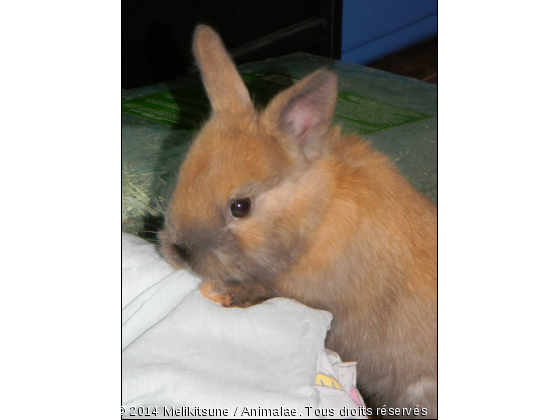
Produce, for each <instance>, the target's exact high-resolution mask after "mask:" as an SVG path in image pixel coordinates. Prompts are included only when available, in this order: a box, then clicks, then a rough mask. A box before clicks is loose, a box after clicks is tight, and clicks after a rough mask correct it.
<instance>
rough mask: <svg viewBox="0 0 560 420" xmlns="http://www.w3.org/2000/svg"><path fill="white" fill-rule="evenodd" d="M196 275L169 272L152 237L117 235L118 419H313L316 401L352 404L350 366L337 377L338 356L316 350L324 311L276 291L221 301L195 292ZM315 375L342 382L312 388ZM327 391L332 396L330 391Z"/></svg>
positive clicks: (325, 321) (326, 322) (326, 324)
mask: <svg viewBox="0 0 560 420" xmlns="http://www.w3.org/2000/svg"><path fill="white" fill-rule="evenodd" d="M199 282H200V281H199V280H198V279H197V278H196V277H194V276H192V275H190V274H189V273H187V272H185V271H177V272H175V271H173V270H172V269H171V267H170V266H169V265H168V264H167V263H166V262H165V261H164V260H163V259H162V258H161V257H160V256H159V255H158V253H157V251H156V249H155V247H154V246H153V245H152V244H150V243H148V242H146V241H144V240H142V239H140V238H138V237H135V236H132V235H129V234H125V233H123V235H122V404H123V409H124V411H125V416H124V417H129V416H131V414H136V415H139V414H141V413H150V414H151V415H152V416H151V417H152V418H154V417H155V418H158V417H159V418H164V417H169V418H186V417H203V416H205V415H207V414H216V416H217V417H226V416H228V417H249V415H250V414H254V417H260V418H262V417H278V416H277V414H280V417H292V414H294V413H295V414H296V416H297V417H300V416H301V417H303V418H306V417H309V418H313V417H320V416H321V415H322V412H321V411H315V409H316V408H321V407H331V406H332V407H334V408H335V409H336V410H338V411H337V412H336V416H337V417H339V416H340V412H339V410H340V408H342V404H346V405H344V407H348V406H352V407H353V408H355V407H357V406H358V404H359V403H360V401H359V400H357V398H356V397H355V396H354V399H352V398H351V395H350V393H351V386H352V385H355V366H354V365H352V364H350V365H348V366H347V368H349V369H350V371H348V372H347V373H346V379H344V378H342V377H343V376H344V375H342V376H341V375H340V372H339V371H342V370H344V369H343V368H337V367H336V366H337V363H338V364H340V359H337V360H335V359H336V357H338V356H337V355H335V356H333V354H330V356H331V359H329V358H328V355H327V353H325V352H324V339H325V336H326V333H327V331H328V329H329V328H330V322H331V319H332V315H331V314H330V313H328V312H325V311H319V310H315V309H311V308H308V307H307V306H305V305H302V304H300V303H298V302H296V301H293V300H290V299H284V298H275V299H270V300H268V301H266V302H264V303H262V304H259V305H255V306H252V307H249V308H245V309H239V308H224V307H222V306H220V305H219V304H217V303H215V302H212V301H210V300H208V299H206V298H204V297H203V296H202V295H201V294H200V292H199V291H198V285H199ZM325 357H326V359H325ZM333 357H334V359H333ZM333 361H334V362H336V363H334V366H333V363H332V362H333ZM342 365H344V364H342ZM352 368H353V373H352ZM318 372H324V375H325V378H326V377H332V378H334V379H335V380H338V382H340V383H339V385H340V387H341V388H344V387H343V386H342V383H345V384H346V385H347V389H346V390H344V391H343V392H341V390H340V389H336V388H337V387H336V386H335V385H334V383H328V384H324V383H323V384H321V383H318V385H317V386H314V385H315V384H316V378H318V376H317V373H318ZM323 382H324V381H323ZM327 382H328V381H327ZM335 391H338V394H336V398H338V400H337V401H335V400H333V399H332V398H331V397H330V396H329V395H330V394H332V393H333V392H335ZM325 393H326V394H325ZM327 394H329V395H327ZM342 394H344V395H342ZM320 395H321V397H320ZM323 395H325V396H324V397H323ZM358 395H359V394H358ZM336 398H335V399H336ZM328 401H331V403H329V402H328ZM355 401H357V402H355ZM325 404H327V405H325ZM154 409H155V410H156V411H157V413H158V414H157V415H156V416H154V415H153V414H155V411H154ZM210 409H214V410H215V409H220V410H221V411H214V412H211V411H210ZM226 410H227V413H226ZM251 410H254V411H251ZM290 410H295V411H290Z"/></svg>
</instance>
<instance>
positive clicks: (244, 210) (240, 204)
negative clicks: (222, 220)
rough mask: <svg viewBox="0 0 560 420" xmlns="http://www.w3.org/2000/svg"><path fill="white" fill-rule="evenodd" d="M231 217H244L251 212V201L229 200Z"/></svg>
mask: <svg viewBox="0 0 560 420" xmlns="http://www.w3.org/2000/svg"><path fill="white" fill-rule="evenodd" d="M230 209H231V215H232V216H233V217H235V218H240V217H245V216H247V215H248V214H249V212H250V211H251V199H250V198H239V199H237V200H231V207H230Z"/></svg>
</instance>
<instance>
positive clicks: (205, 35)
mask: <svg viewBox="0 0 560 420" xmlns="http://www.w3.org/2000/svg"><path fill="white" fill-rule="evenodd" d="M193 52H194V56H195V58H196V62H197V64H198V66H199V67H200V71H201V73H202V80H203V82H204V87H205V88H206V92H207V93H208V97H209V98H210V103H211V105H212V109H213V110H214V112H221V111H226V112H232V113H242V112H247V110H248V109H253V105H252V103H251V97H250V96H249V91H248V90H247V87H246V86H245V84H244V83H243V80H242V79H241V76H240V75H239V72H238V71H237V69H236V67H235V64H234V63H233V61H232V59H231V58H230V56H229V55H228V53H227V51H226V49H225V47H224V44H223V43H222V40H221V38H220V35H218V34H217V33H216V31H214V30H213V29H212V28H210V27H209V26H206V25H198V26H197V27H196V30H195V32H194V40H193Z"/></svg>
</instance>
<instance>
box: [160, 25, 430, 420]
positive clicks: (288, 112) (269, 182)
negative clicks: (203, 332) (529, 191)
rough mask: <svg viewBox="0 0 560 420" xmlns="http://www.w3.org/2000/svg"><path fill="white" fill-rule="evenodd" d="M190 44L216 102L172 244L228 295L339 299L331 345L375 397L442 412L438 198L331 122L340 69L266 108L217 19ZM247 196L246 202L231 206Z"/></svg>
mask: <svg viewBox="0 0 560 420" xmlns="http://www.w3.org/2000/svg"><path fill="white" fill-rule="evenodd" d="M194 53H195V57H196V59H197V62H198V64H199V66H200V68H201V72H202V76H203V80H204V84H205V87H206V90H207V92H208V95H209V97H210V101H211V104H212V110H213V113H212V117H211V118H210V120H209V121H208V122H207V123H206V125H205V126H204V127H203V128H202V130H201V132H200V134H199V135H198V137H197V139H196V140H195V142H194V143H193V145H192V147H191V149H190V150H189V153H188V154H187V157H186V159H185V162H184V164H183V166H182V168H181V171H180V174H179V176H178V180H177V187H176V190H175V192H174V195H173V197H172V200H171V202H170V205H169V210H168V212H167V215H166V224H165V230H164V231H162V232H161V233H160V239H161V246H162V252H163V254H164V255H165V256H166V257H167V259H168V261H169V262H170V263H171V264H172V265H174V266H175V267H177V268H185V269H190V270H192V271H194V272H195V273H197V274H198V275H200V276H201V277H203V278H205V279H206V281H205V282H204V283H203V285H202V291H203V293H204V294H205V295H206V296H208V297H209V298H211V299H214V300H216V301H219V302H221V303H222V304H224V305H225V306H248V305H251V304H255V303H258V302H261V301H263V300H265V299H267V298H270V297H273V296H285V297H289V298H293V299H296V300H298V301H301V302H303V303H305V304H306V305H308V306H311V307H315V308H319V309H325V310H328V311H330V312H331V313H332V314H333V324H332V329H331V331H330V332H329V334H328V337H327V343H326V346H327V347H328V348H331V349H333V350H335V351H336V352H338V353H339V354H340V356H341V357H342V359H343V360H355V361H357V362H358V386H359V388H360V390H361V391H362V393H363V395H364V397H365V398H366V401H368V402H370V403H372V404H375V405H376V406H378V407H381V406H383V405H386V408H389V407H393V408H400V409H402V408H406V407H409V408H412V409H414V408H415V407H416V406H418V408H419V409H422V408H426V409H427V410H428V411H427V413H428V417H434V418H435V417H436V415H437V412H436V410H437V364H436V362H437V210H436V207H435V205H434V204H433V203H432V202H430V201H429V200H428V199H426V198H425V197H424V196H422V195H421V194H420V193H418V192H417V191H416V190H415V189H414V188H413V187H412V186H411V185H410V184H409V183H408V182H407V181H406V180H405V179H404V177H403V176H402V175H401V174H400V173H399V172H398V170H397V169H396V168H395V167H394V166H393V164H392V163H391V162H390V160H389V159H388V158H387V157H385V156H384V155H382V154H380V153H378V152H376V151H375V150H373V149H372V148H371V147H370V145H369V144H368V143H366V142H365V141H364V140H362V139H360V138H359V137H352V136H342V135H341V133H340V130H339V129H338V128H337V127H335V128H331V127H330V124H331V121H332V117H333V113H334V107H335V103H336V93H337V90H336V76H335V75H334V74H333V73H331V72H329V71H326V70H318V71H316V72H315V73H313V74H311V75H309V76H308V77H306V78H304V79H303V80H301V81H300V82H298V83H296V84H295V85H294V86H292V87H290V88H288V89H287V90H285V91H283V92H281V93H280V94H279V95H278V96H276V97H275V98H274V99H273V100H272V101H271V103H270V104H269V105H268V106H267V107H266V108H265V109H264V110H262V111H257V110H255V109H254V107H253V105H252V103H251V100H250V96H249V94H248V92H247V89H246V87H245V86H244V84H243V82H242V80H241V78H240V76H239V74H238V72H237V70H236V68H235V66H234V64H233V62H232V60H231V59H230V58H229V56H228V55H227V52H226V50H225V48H224V46H223V44H222V42H221V40H220V38H219V36H218V35H217V34H216V33H215V32H214V31H213V30H212V29H211V28H208V27H206V26H199V27H198V28H197V31H196V33H195V40H194ZM237 199H245V200H248V201H245V203H250V210H249V212H248V214H247V215H243V216H242V217H235V216H234V214H235V213H234V212H233V211H232V207H231V206H232V204H231V203H233V202H235V200H237ZM411 415H412V414H411Z"/></svg>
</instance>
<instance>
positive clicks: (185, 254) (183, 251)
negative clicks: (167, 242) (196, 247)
mask: <svg viewBox="0 0 560 420" xmlns="http://www.w3.org/2000/svg"><path fill="white" fill-rule="evenodd" d="M173 245H174V246H175V251H177V254H179V256H180V257H181V258H182V259H184V260H185V261H186V262H188V261H189V260H190V258H191V251H190V250H189V248H187V247H186V246H185V245H180V244H173Z"/></svg>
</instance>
